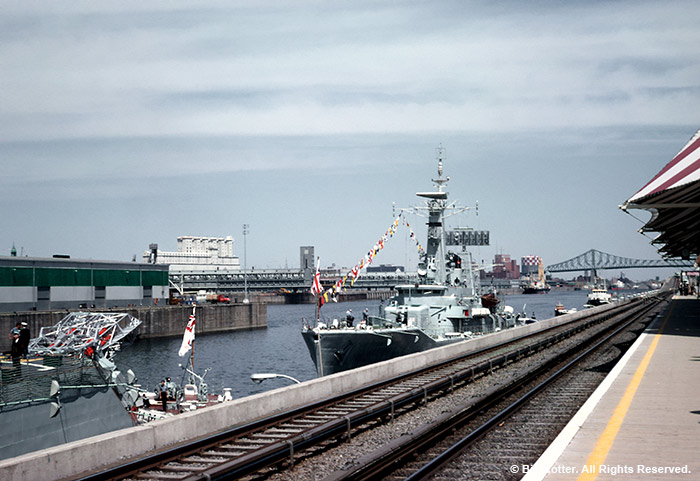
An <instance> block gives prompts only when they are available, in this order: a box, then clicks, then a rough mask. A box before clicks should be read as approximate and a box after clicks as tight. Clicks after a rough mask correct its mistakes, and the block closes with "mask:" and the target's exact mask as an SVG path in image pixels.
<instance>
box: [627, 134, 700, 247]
mask: <svg viewBox="0 0 700 481" xmlns="http://www.w3.org/2000/svg"><path fill="white" fill-rule="evenodd" d="M620 208H621V209H622V210H623V211H627V210H628V209H645V210H648V211H650V212H651V214H652V217H651V219H650V220H649V221H648V222H647V223H646V224H645V225H644V227H642V229H641V230H640V232H642V233H646V232H658V233H659V235H658V236H657V237H656V238H655V239H654V240H653V241H652V244H654V245H658V246H660V247H659V249H658V250H659V253H660V254H661V255H662V256H663V257H665V258H681V259H691V258H692V259H695V258H696V257H697V256H698V255H699V254H700V130H698V131H697V132H696V133H695V135H694V136H693V137H692V138H691V139H690V141H689V142H688V143H687V144H686V145H685V147H683V149H681V151H680V152H679V153H678V155H676V156H675V157H674V158H673V160H671V162H669V163H668V164H667V165H666V166H665V167H664V168H663V169H662V170H661V171H660V172H659V173H658V174H656V176H655V177H654V178H653V179H652V180H650V181H649V182H648V183H647V184H646V185H645V186H644V187H642V188H641V189H640V190H639V192H637V193H636V194H634V195H633V196H632V197H630V199H629V200H627V201H626V202H625V203H624V204H623V205H621V206H620Z"/></svg>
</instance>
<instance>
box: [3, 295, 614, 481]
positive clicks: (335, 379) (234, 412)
mask: <svg viewBox="0 0 700 481" xmlns="http://www.w3.org/2000/svg"><path fill="white" fill-rule="evenodd" d="M612 307H613V305H612V304H611V305H607V306H600V307H597V308H595V311H597V312H603V311H605V310H608V309H611V308H612ZM591 311H593V309H591V310H588V311H586V312H584V311H580V312H575V313H572V314H567V315H565V316H559V317H555V318H552V319H548V320H544V321H540V322H537V323H534V324H530V325H527V326H522V327H518V328H514V329H507V330H504V331H500V332H497V333H493V334H489V335H486V336H482V337H479V338H475V339H470V340H467V341H464V342H458V343H455V344H450V345H448V346H445V347H441V348H436V349H431V350H429V351H425V352H421V353H416V354H411V355H408V356H404V357H401V358H398V359H393V360H390V361H384V362H381V363H377V364H373V365H370V366H365V367H362V368H359V369H355V370H352V371H347V372H341V373H337V374H333V375H330V376H324V377H322V378H317V379H313V380H310V381H306V382H304V383H301V384H294V385H291V386H288V387H283V388H279V389H275V390H272V391H268V392H264V393H260V394H256V395H254V396H249V397H245V398H240V399H236V400H233V401H230V402H227V403H223V404H219V405H217V406H212V407H209V408H206V409H202V410H199V411H192V412H188V413H184V414H180V415H178V416H174V417H171V418H168V419H164V420H160V421H155V422H152V423H149V424H146V425H143V426H136V427H133V428H127V429H122V430H119V431H115V432H112V433H107V434H103V435H100V436H95V437H92V438H88V439H84V440H81V441H75V442H72V443H67V444H64V445H61V446H56V447H53V448H48V449H44V450H41V451H36V452H34V453H29V454H25V455H22V456H18V457H16V458H11V459H7V460H4V461H0V479H12V480H15V481H34V480H37V479H47V477H49V478H52V479H63V478H67V479H70V478H75V477H78V476H79V475H80V474H82V473H86V472H88V471H93V470H96V469H98V468H100V467H101V466H105V465H107V464H111V463H117V462H119V461H123V460H126V459H128V458H133V457H139V456H144V455H147V454H149V453H152V452H154V451H158V450H163V449H167V448H168V447H170V446H173V445H175V444H177V443H182V442H185V441H188V440H193V439H196V438H199V437H202V436H206V435H210V434H213V433H215V432H217V431H222V430H225V429H229V428H232V427H235V426H237V425H242V424H246V423H249V422H251V421H254V420H256V419H259V418H262V417H266V416H269V415H272V414H275V413H280V412H284V411H287V410H290V409H294V408H298V407H301V406H304V405H308V404H310V403H314V402H317V401H320V400H322V399H324V398H327V397H331V396H333V395H338V394H340V393H342V392H346V391H351V390H354V389H358V388H360V387H362V386H366V385H368V384H372V383H375V382H378V381H380V380H382V379H387V378H390V377H393V376H398V375H401V374H405V373H407V372H409V371H411V370H414V369H418V368H420V367H423V366H425V365H428V364H433V363H437V362H440V361H445V360H448V359H451V358H453V357H456V356H458V355H460V354H463V353H465V352H468V351H471V350H476V349H479V348H483V347H488V346H492V345H494V344H497V343H499V342H503V341H506V340H510V339H513V338H516V337H520V336H522V335H524V334H527V333H532V332H538V331H541V330H543V329H546V328H548V327H551V326H553V325H556V324H559V323H561V322H563V321H568V320H574V319H578V318H580V317H583V316H584V315H587V314H590V312H591ZM49 473H50V474H49Z"/></svg>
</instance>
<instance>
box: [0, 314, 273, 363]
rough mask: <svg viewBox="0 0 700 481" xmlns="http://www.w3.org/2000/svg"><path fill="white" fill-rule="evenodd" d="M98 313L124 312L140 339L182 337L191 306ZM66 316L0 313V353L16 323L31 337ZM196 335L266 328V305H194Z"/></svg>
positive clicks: (8, 348) (6, 345)
mask: <svg viewBox="0 0 700 481" xmlns="http://www.w3.org/2000/svg"><path fill="white" fill-rule="evenodd" d="M91 310H94V311H98V312H126V313H128V314H130V315H132V316H134V317H135V318H137V319H140V320H141V321H142V322H143V323H142V324H141V325H140V326H139V327H138V330H137V333H138V336H139V337H141V338H144V339H147V338H155V337H169V336H182V333H183V332H184V329H185V326H186V325H187V321H188V319H189V316H190V314H192V306H151V307H143V306H134V307H124V308H111V309H91ZM67 314H68V311H67V310H55V311H24V312H15V313H11V312H7V313H0V352H8V351H9V350H10V340H9V337H8V333H9V332H10V329H12V328H13V327H15V325H16V324H17V323H18V322H26V323H27V324H28V326H29V330H30V332H31V336H32V337H36V336H37V335H38V334H39V330H40V329H41V328H42V327H47V326H53V325H55V324H56V323H58V322H59V321H60V320H61V319H63V318H64V317H65V316H66V315H67ZM196 316H197V332H198V333H208V332H224V331H237V330H245V329H260V328H266V327H267V304H265V303H261V302H250V303H247V304H246V303H235V304H214V305H208V304H205V305H202V306H197V312H196Z"/></svg>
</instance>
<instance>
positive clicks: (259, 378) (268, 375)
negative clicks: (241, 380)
mask: <svg viewBox="0 0 700 481" xmlns="http://www.w3.org/2000/svg"><path fill="white" fill-rule="evenodd" d="M276 377H283V378H285V379H289V380H290V381H294V382H295V383H297V384H301V381H300V380H298V379H295V378H293V377H292V376H287V375H286V374H276V373H272V372H260V373H255V374H251V375H250V380H251V381H253V382H254V383H256V384H260V383H261V382H263V381H264V380H265V379H274V378H276Z"/></svg>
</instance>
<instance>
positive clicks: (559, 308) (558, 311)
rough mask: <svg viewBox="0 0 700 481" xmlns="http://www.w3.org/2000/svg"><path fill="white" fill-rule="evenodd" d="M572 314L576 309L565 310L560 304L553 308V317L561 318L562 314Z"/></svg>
mask: <svg viewBox="0 0 700 481" xmlns="http://www.w3.org/2000/svg"><path fill="white" fill-rule="evenodd" d="M572 312H576V308H571V309H566V308H565V307H564V304H562V303H561V302H559V303H557V305H556V306H554V315H555V316H563V315H564V314H571V313H572Z"/></svg>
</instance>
